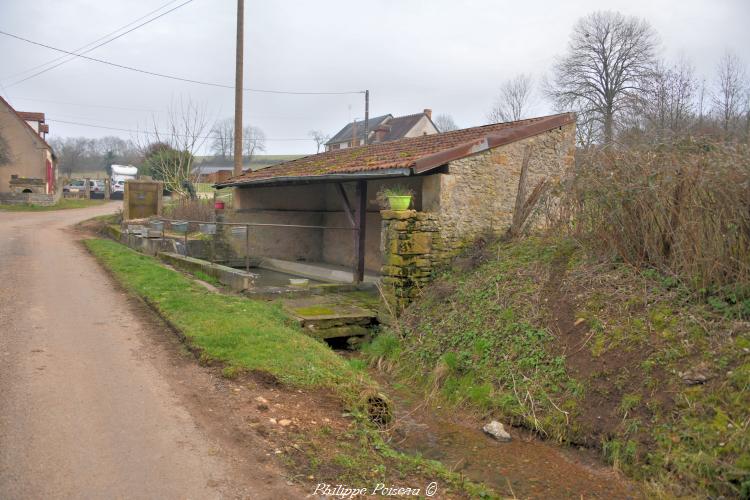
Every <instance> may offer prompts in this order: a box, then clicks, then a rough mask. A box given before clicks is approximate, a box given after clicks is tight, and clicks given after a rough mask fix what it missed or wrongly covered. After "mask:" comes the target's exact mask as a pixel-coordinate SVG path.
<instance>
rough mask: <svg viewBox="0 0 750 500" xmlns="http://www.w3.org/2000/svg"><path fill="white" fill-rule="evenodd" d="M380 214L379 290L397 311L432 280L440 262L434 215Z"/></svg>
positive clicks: (394, 212) (386, 211)
mask: <svg viewBox="0 0 750 500" xmlns="http://www.w3.org/2000/svg"><path fill="white" fill-rule="evenodd" d="M380 215H381V217H382V219H383V228H382V232H381V237H382V241H381V245H382V250H383V267H382V268H381V273H382V275H383V288H384V292H385V295H386V299H387V300H389V301H390V302H391V303H392V305H395V306H396V311H400V310H402V309H403V308H404V307H406V306H407V305H409V303H410V302H411V301H412V300H413V299H414V297H416V296H417V295H418V294H419V290H420V289H421V288H422V287H423V286H424V285H426V284H427V283H429V282H430V281H431V280H432V278H433V274H434V270H435V267H436V266H437V265H438V263H439V262H440V261H441V257H442V255H441V254H442V244H441V241H440V234H439V231H438V230H439V227H438V222H437V215H435V214H432V213H427V212H417V211H416V210H404V211H393V210H383V211H381V212H380Z"/></svg>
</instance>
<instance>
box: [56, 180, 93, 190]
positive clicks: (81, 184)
mask: <svg viewBox="0 0 750 500" xmlns="http://www.w3.org/2000/svg"><path fill="white" fill-rule="evenodd" d="M90 182H91V185H92V186H93V184H94V183H93V181H90ZM85 190H86V181H85V180H82V179H78V180H74V181H70V182H69V183H67V184H65V185H64V186H63V192H64V193H79V192H81V191H85Z"/></svg>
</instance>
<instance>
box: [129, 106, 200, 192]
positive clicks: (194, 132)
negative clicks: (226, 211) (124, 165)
mask: <svg viewBox="0 0 750 500" xmlns="http://www.w3.org/2000/svg"><path fill="white" fill-rule="evenodd" d="M152 125H153V127H152V129H151V130H149V131H146V132H145V133H144V134H143V135H142V137H141V138H140V139H141V140H142V141H143V144H142V146H141V149H142V150H143V151H144V152H145V151H148V150H149V148H148V146H149V145H151V144H153V143H159V144H160V145H161V147H160V148H158V149H157V151H156V152H155V154H153V155H151V156H150V157H149V158H147V160H148V165H149V167H150V170H151V173H152V175H153V176H154V177H156V178H158V179H160V180H162V181H164V186H165V187H166V188H167V189H169V190H170V191H172V192H174V193H177V194H181V195H185V196H187V195H189V194H190V192H189V189H188V187H187V186H186V182H185V181H189V182H195V180H196V177H197V175H196V173H195V172H193V161H194V159H195V153H196V152H197V151H198V150H199V149H200V148H201V147H202V146H203V144H204V142H205V141H206V135H205V134H206V130H207V128H208V118H207V115H206V109H205V106H203V105H200V104H197V103H195V102H193V101H192V100H190V99H183V98H180V99H178V100H177V101H175V102H173V103H172V104H171V105H170V106H169V108H168V109H167V113H166V118H165V120H164V122H162V123H159V122H158V121H157V119H156V117H154V119H153V122H152ZM152 149H153V148H152ZM144 163H145V162H144Z"/></svg>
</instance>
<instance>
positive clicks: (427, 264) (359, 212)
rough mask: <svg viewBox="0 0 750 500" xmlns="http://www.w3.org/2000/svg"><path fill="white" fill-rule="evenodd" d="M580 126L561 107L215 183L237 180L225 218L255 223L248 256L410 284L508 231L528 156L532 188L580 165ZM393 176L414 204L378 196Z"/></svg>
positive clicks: (338, 151) (303, 159) (291, 163)
mask: <svg viewBox="0 0 750 500" xmlns="http://www.w3.org/2000/svg"><path fill="white" fill-rule="evenodd" d="M575 128H576V120H575V115H574V114H571V113H564V114H557V115H551V116H544V117H539V118H531V119H527V120H521V121H516V122H509V123H496V124H491V125H484V126H480V127H472V128H466V129H461V130H455V131H451V132H445V133H440V134H432V135H422V136H418V137H409V138H404V139H399V140H394V141H388V142H379V143H374V144H370V145H367V146H358V147H354V148H346V149H336V150H331V151H326V152H323V153H319V154H315V155H310V156H304V157H301V158H298V159H295V160H291V161H287V162H283V163H279V164H276V165H273V166H270V167H268V168H265V169H262V170H257V171H253V172H250V171H248V172H245V173H243V174H242V175H239V176H236V177H232V178H230V179H228V180H226V181H224V182H221V183H219V184H217V185H216V186H217V187H218V188H220V189H222V188H229V187H233V188H235V191H234V196H233V198H234V207H233V211H232V212H230V213H228V214H226V220H227V221H229V222H242V223H253V224H256V225H257V226H256V228H255V229H254V232H253V238H251V240H250V245H251V250H250V252H251V254H252V256H253V257H257V258H262V259H267V260H269V262H271V261H273V262H287V263H298V264H304V266H306V268H310V269H311V268H313V267H315V266H318V268H319V269H328V270H333V271H336V272H337V273H338V274H337V275H336V276H338V280H339V281H347V280H348V281H352V280H353V281H362V280H365V281H367V280H373V279H382V280H383V282H384V283H390V284H394V283H401V284H402V285H403V284H404V283H407V284H408V283H411V284H413V283H415V282H418V281H419V280H421V279H427V278H428V276H430V275H431V272H432V271H431V270H432V269H433V267H434V266H435V265H437V264H438V263H440V262H445V261H446V259H448V258H450V256H452V255H454V254H455V252H457V251H458V250H459V249H460V248H461V247H462V246H463V245H465V244H466V243H467V242H471V241H473V240H474V239H475V238H476V237H477V236H479V235H482V234H485V233H487V232H495V233H499V232H504V231H505V230H506V229H507V227H508V226H509V224H510V222H511V220H512V217H513V210H514V205H515V202H516V194H517V191H518V187H519V179H520V173H521V170H522V163H523V161H524V160H523V159H524V155H526V154H528V162H527V169H526V172H527V174H526V183H527V184H528V186H529V189H528V192H531V191H532V190H533V188H534V186H536V185H537V184H539V183H542V182H544V183H546V184H547V185H549V184H553V183H555V182H557V181H558V180H559V179H560V178H561V177H562V175H563V174H564V172H565V171H566V169H569V168H571V167H572V166H573V163H574V154H575ZM397 185H400V186H403V187H405V188H407V189H410V190H411V191H412V193H413V198H412V202H411V210H407V211H405V212H393V211H389V210H383V207H382V206H380V205H379V203H378V196H377V195H378V193H379V192H382V191H383V190H385V189H388V188H392V187H394V186H397ZM237 251H238V252H239V253H240V254H241V253H242V251H243V249H242V248H239V247H238V248H237ZM333 271H332V272H333ZM298 274H299V272H298ZM403 293H406V294H408V293H412V292H403Z"/></svg>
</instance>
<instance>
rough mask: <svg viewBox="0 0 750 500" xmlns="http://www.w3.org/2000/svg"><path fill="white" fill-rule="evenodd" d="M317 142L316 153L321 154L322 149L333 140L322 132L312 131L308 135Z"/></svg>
mask: <svg viewBox="0 0 750 500" xmlns="http://www.w3.org/2000/svg"><path fill="white" fill-rule="evenodd" d="M307 135H309V136H310V137H311V138H312V140H313V141H315V148H316V149H315V152H316V153H320V148H321V147H322V146H324V145H325V143H326V142H328V141H329V140H330V139H331V136H330V135H327V134H324V133H323V132H321V131H320V130H311V131H309V132H308V133H307Z"/></svg>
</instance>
